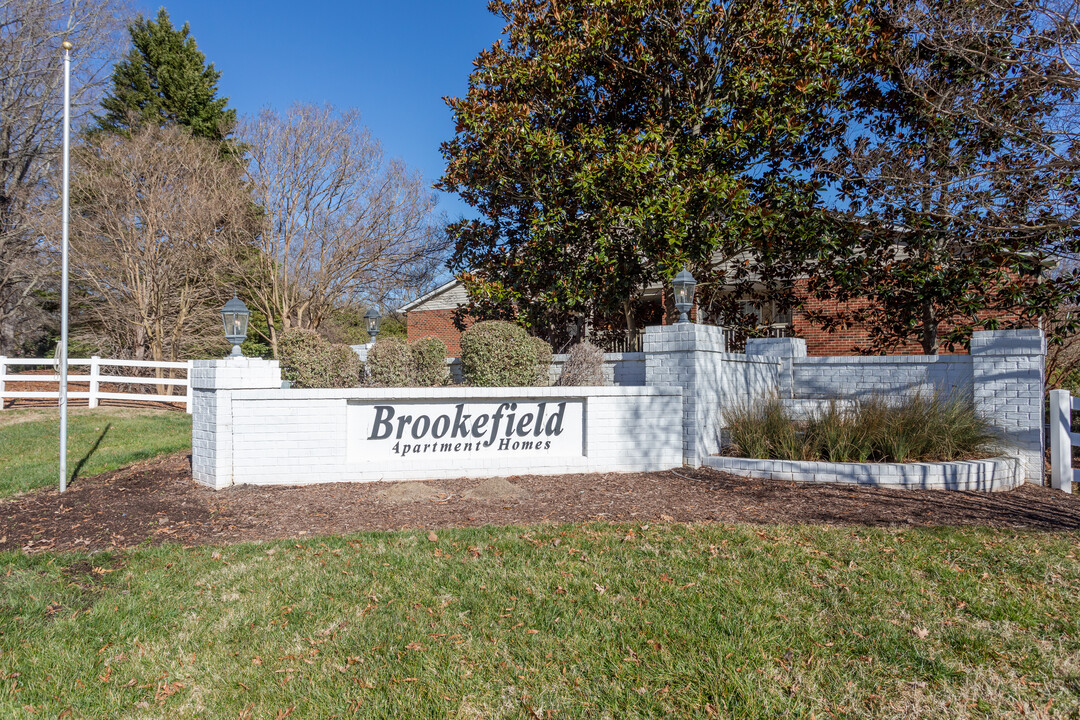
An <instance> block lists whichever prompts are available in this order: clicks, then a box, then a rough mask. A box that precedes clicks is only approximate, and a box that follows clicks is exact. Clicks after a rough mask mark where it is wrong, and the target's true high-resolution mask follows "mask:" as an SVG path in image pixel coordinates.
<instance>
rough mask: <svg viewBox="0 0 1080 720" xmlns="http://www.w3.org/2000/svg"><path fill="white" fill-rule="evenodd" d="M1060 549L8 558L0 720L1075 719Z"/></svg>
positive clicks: (502, 533)
mask: <svg viewBox="0 0 1080 720" xmlns="http://www.w3.org/2000/svg"><path fill="white" fill-rule="evenodd" d="M1078 541H1080V535H1077V534H1028V533H1017V532H995V531H991V530H947V529H946V530H904V531H896V532H893V531H889V530H872V529H863V528H824V527H798V528H778V527H749V526H720V525H693V526H680V525H673V526H672V525H653V526H651V527H650V526H640V525H633V526H630V525H619V526H612V525H586V526H566V527H561V526H541V527H538V528H532V529H516V528H482V529H467V530H453V531H442V532H439V534H438V537H437V539H436V540H434V541H432V540H430V539H429V537H428V535H427V532H426V531H413V532H399V533H369V534H363V535H355V536H349V537H343V538H326V539H310V540H304V541H300V542H292V541H289V542H279V543H273V544H248V545H238V546H233V547H226V548H212V547H207V548H196V549H187V550H185V549H181V548H177V547H163V548H153V549H146V550H139V551H135V552H130V553H124V554H112V555H110V554H98V555H63V556H60V555H48V554H45V555H35V556H26V555H24V554H21V553H10V554H3V555H0V717H5V718H23V717H25V718H31V717H32V718H40V717H71V718H104V717H110V718H112V717H124V718H284V717H286V716H287V717H292V718H329V717H341V718H345V717H348V718H353V717H361V718H390V717H420V718H481V717H507V718H549V717H553V718H570V717H589V718H608V717H610V718H626V717H662V716H678V717H704V718H707V717H718V718H719V717H732V718H777V717H792V718H820V719H824V718H834V717H841V718H865V717H881V718H886V717H895V718H911V717H920V718H922V717H927V718H1014V717H1015V718H1019V717H1025V718H1047V717H1055V718H1056V717H1077V716H1078V712H1080V710H1078V702H1080V561H1078V558H1077V550H1078ZM65 713H68V714H65Z"/></svg>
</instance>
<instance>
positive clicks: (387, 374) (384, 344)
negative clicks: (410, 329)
mask: <svg viewBox="0 0 1080 720" xmlns="http://www.w3.org/2000/svg"><path fill="white" fill-rule="evenodd" d="M367 368H368V384H369V385H374V386H375V387H413V386H414V385H415V384H416V377H415V375H414V369H413V357H412V349H411V348H410V347H409V343H407V342H405V340H404V338H400V337H395V336H393V335H391V336H389V337H385V338H379V340H378V341H376V343H375V344H374V345H372V346H371V349H370V350H368V356H367Z"/></svg>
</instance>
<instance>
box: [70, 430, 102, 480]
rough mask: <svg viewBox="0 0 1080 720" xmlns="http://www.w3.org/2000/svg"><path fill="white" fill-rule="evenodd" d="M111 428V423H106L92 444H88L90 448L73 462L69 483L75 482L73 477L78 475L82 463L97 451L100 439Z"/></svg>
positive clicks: (84, 463)
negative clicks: (73, 467) (79, 458)
mask: <svg viewBox="0 0 1080 720" xmlns="http://www.w3.org/2000/svg"><path fill="white" fill-rule="evenodd" d="M111 429H112V423H108V424H107V425H105V429H104V430H102V431H101V434H100V435H98V438H97V440H95V441H94V444H93V445H91V446H90V450H89V451H88V452H87V453H86V455H84V456H83V458H82V459H81V460H79V462H77V463H75V469H74V470H72V471H71V479H70V480H69V482H70V483H73V482H75V479H76V478H78V477H79V471H80V470H82V469H83V465H86V463H87V461H88V460H89V459H90V458H91V457H92V456H93V454H94V453H96V452H97V449H98V448H99V447H101V441H102V440H104V439H105V435H107V434H108V432H109V430H111Z"/></svg>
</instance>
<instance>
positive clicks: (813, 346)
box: [401, 280, 922, 357]
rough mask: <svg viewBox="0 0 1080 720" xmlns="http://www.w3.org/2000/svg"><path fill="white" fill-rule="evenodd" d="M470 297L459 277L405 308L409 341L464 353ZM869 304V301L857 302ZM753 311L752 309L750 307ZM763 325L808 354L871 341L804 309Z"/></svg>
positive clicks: (851, 350) (823, 307) (906, 350)
mask: <svg viewBox="0 0 1080 720" xmlns="http://www.w3.org/2000/svg"><path fill="white" fill-rule="evenodd" d="M468 301H469V298H468V295H467V294H466V292H465V287H464V286H463V285H462V284H461V283H460V282H458V281H457V280H451V281H450V282H448V283H446V284H444V285H442V286H440V287H438V288H436V289H435V290H433V291H431V292H430V293H428V294H427V295H424V296H423V297H421V298H419V299H417V300H415V301H413V302H411V303H409V304H408V305H406V306H405V307H403V308H401V310H402V312H404V313H405V322H406V327H407V329H408V339H409V342H413V341H415V340H419V339H420V338H423V337H437V338H439V339H440V340H442V341H443V342H444V343H446V349H447V352H448V353H449V354H450V355H451V356H455V357H456V356H458V355H460V354H461V343H460V339H461V332H460V331H458V329H457V328H456V327H455V326H454V311H455V310H457V308H458V307H459V306H465V305H467V304H468ZM645 301H646V302H650V301H651V302H655V303H657V304H661V303H662V299H661V295H660V289H659V288H655V292H652V293H649V292H646V293H645ZM856 302H860V303H862V304H865V303H866V302H867V301H865V300H863V301H856ZM808 305H809V309H811V310H812V311H814V312H818V313H822V314H835V313H837V311H838V310H840V309H844V308H850V307H851V304H850V303H847V304H841V303H837V302H823V301H819V300H810V301H808ZM747 311H748V312H750V311H751V310H750V308H747ZM759 316H760V317H761V320H762V325H761V327H763V328H768V331H769V333H770V334H772V335H775V336H777V337H799V338H803V339H804V340H806V350H807V353H808V354H810V355H814V356H826V355H854V354H856V349H857V348H859V347H865V346H867V345H868V344H869V342H870V333H869V330H868V329H867V328H866V327H865V326H856V327H850V328H847V329H844V330H834V331H832V332H829V331H828V330H824V329H822V328H821V327H820V326H819V325H815V324H813V323H811V322H810V320H809V319H808V317H807V314H806V313H805V312H804V311H800V310H795V311H793V312H792V313H790V314H786V315H783V314H774V313H770V312H768V310H766V311H764V312H760V311H759ZM890 354H892V355H920V354H922V346H921V345H919V344H918V343H915V342H911V343H908V344H906V345H904V346H902V347H900V348H897V349H895V350H893V351H892V352H890Z"/></svg>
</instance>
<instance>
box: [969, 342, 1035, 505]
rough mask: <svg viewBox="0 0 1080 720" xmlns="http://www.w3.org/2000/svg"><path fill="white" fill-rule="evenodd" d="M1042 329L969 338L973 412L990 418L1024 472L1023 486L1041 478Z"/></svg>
mask: <svg viewBox="0 0 1080 720" xmlns="http://www.w3.org/2000/svg"><path fill="white" fill-rule="evenodd" d="M1045 358H1046V339H1045V338H1044V337H1043V333H1042V331H1041V330H977V331H975V332H974V333H973V334H972V336H971V361H972V381H973V386H974V387H973V389H974V394H975V410H976V412H979V413H981V414H982V415H983V417H985V418H986V419H988V420H989V421H990V422H991V424H992V425H993V427H994V429H995V430H996V431H997V432H998V433H999V434H1000V435H1001V437H1002V440H1003V441H1004V442H1005V444H1006V445H1007V447H1008V450H1009V451H1010V452H1015V453H1016V454H1018V455H1019V456H1020V458H1021V459H1022V460H1023V462H1024V465H1025V467H1026V473H1025V479H1026V481H1027V482H1030V483H1036V484H1038V485H1041V484H1042V479H1043V419H1044V418H1043V413H1044V410H1043V369H1044V364H1045Z"/></svg>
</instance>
